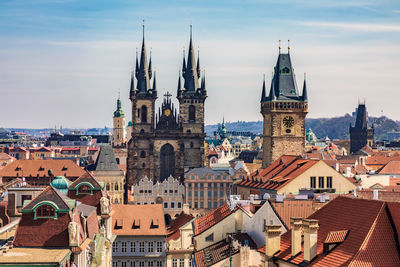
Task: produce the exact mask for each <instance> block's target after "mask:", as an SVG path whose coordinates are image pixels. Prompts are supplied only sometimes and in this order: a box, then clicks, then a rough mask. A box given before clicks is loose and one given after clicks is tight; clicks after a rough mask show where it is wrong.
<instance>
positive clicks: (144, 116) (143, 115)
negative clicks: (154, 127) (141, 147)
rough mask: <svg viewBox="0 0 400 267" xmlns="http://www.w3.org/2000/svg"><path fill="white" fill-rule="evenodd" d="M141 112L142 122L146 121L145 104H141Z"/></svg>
mask: <svg viewBox="0 0 400 267" xmlns="http://www.w3.org/2000/svg"><path fill="white" fill-rule="evenodd" d="M141 113H142V114H141V117H142V123H147V107H146V106H145V105H143V106H142V111H141Z"/></svg>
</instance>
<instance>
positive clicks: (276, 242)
mask: <svg viewBox="0 0 400 267" xmlns="http://www.w3.org/2000/svg"><path fill="white" fill-rule="evenodd" d="M281 232H282V226H281V225H266V226H265V256H267V259H270V258H272V256H274V254H275V253H276V252H277V251H279V250H280V248H281Z"/></svg>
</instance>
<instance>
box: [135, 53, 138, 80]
mask: <svg viewBox="0 0 400 267" xmlns="http://www.w3.org/2000/svg"><path fill="white" fill-rule="evenodd" d="M137 50H138V49H137V47H136V66H135V77H136V79H138V78H139V62H138V51H137Z"/></svg>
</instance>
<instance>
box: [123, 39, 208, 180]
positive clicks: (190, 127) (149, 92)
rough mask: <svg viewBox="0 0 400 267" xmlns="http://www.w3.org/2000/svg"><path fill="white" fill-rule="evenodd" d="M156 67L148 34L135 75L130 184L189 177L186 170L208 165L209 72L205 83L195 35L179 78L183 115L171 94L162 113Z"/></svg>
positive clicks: (180, 104)
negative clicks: (206, 109)
mask: <svg viewBox="0 0 400 267" xmlns="http://www.w3.org/2000/svg"><path fill="white" fill-rule="evenodd" d="M151 68H152V67H151V59H150V62H149V63H147V57H146V47H145V42H144V37H143V43H142V49H141V55H140V63H139V60H138V56H137V57H136V69H135V74H134V75H133V74H132V77H131V90H130V99H131V101H132V138H131V139H130V141H129V142H128V159H127V185H128V186H131V185H134V184H136V183H137V181H139V180H140V179H142V178H144V177H145V176H147V177H148V178H149V179H152V180H153V181H163V180H165V179H167V178H168V177H169V176H170V175H172V176H173V177H175V178H178V179H180V180H181V181H183V178H184V171H186V170H189V169H191V168H195V167H202V166H203V163H204V160H203V158H204V137H205V134H204V101H205V99H206V97H207V94H206V90H205V78H204V76H203V77H202V79H201V85H199V80H200V61H199V60H197V62H196V59H195V53H194V49H193V42H192V34H191V35H190V44H189V52H188V56H187V64H186V59H185V58H184V59H183V68H182V73H180V74H179V79H178V90H177V99H178V101H179V113H178V111H177V110H176V109H175V107H174V104H173V103H172V98H171V96H172V95H171V94H169V93H167V94H165V95H164V99H163V103H162V105H161V108H160V109H159V110H158V113H157V112H156V110H155V103H156V100H157V89H156V75H155V73H153V72H152V69H151ZM182 78H183V79H184V84H183V86H182V81H181V80H182ZM151 79H152V80H153V81H152V86H150V84H151ZM135 81H136V85H135Z"/></svg>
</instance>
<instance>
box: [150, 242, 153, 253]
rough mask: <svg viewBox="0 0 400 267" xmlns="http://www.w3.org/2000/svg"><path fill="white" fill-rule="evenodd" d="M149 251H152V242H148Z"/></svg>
mask: <svg viewBox="0 0 400 267" xmlns="http://www.w3.org/2000/svg"><path fill="white" fill-rule="evenodd" d="M149 252H154V243H153V242H149Z"/></svg>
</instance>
